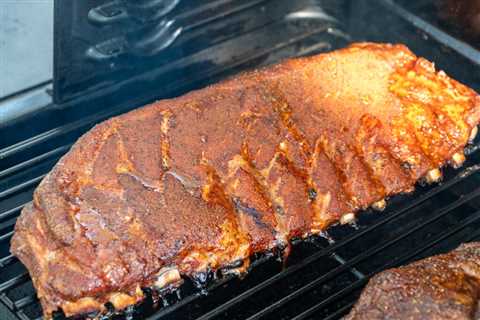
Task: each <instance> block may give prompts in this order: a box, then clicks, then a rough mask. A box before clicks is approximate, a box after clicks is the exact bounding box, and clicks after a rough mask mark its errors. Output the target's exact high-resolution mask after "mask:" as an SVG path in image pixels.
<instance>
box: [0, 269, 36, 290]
mask: <svg viewBox="0 0 480 320" xmlns="http://www.w3.org/2000/svg"><path fill="white" fill-rule="evenodd" d="M29 280H30V277H29V275H28V272H26V271H24V272H22V273H21V274H19V275H18V276H15V277H13V278H11V279H10V280H8V281H5V282H3V283H0V293H3V292H5V290H8V289H10V288H13V287H15V286H18V285H19V284H21V283H23V282H26V281H29Z"/></svg>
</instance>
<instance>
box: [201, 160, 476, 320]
mask: <svg viewBox="0 0 480 320" xmlns="http://www.w3.org/2000/svg"><path fill="white" fill-rule="evenodd" d="M478 171H480V166H472V167H470V168H466V169H465V170H464V171H462V172H461V173H459V174H458V175H457V176H455V177H453V178H452V179H450V180H448V181H446V182H445V183H443V184H441V185H439V186H437V187H436V188H434V189H432V190H429V191H428V192H426V193H424V194H423V195H422V196H420V197H418V198H417V199H415V200H413V201H411V202H410V203H409V204H408V205H407V206H405V207H403V208H401V209H399V210H398V211H396V212H393V213H391V214H389V215H388V216H386V217H385V219H383V220H381V221H379V222H377V223H374V224H372V225H371V226H369V227H367V228H365V229H363V230H361V231H358V232H355V233H353V234H352V235H351V236H350V237H348V238H346V239H344V240H342V241H339V242H336V243H334V244H333V245H331V246H329V247H327V248H325V250H322V251H319V252H317V253H314V254H312V255H311V256H309V257H308V258H306V259H305V260H303V262H302V263H301V264H297V265H294V266H291V267H289V268H288V269H286V270H284V271H281V272H279V273H277V274H276V275H274V276H273V277H271V278H269V279H267V280H265V281H263V282H261V283H259V284H258V285H256V286H254V287H252V288H250V289H248V290H246V291H244V292H242V293H241V294H239V295H237V296H236V297H235V298H233V299H231V300H229V301H227V302H225V303H223V304H221V305H220V306H218V307H216V308H215V309H213V310H211V311H209V312H208V313H206V314H204V315H203V316H201V317H200V318H198V320H205V319H209V318H211V317H214V316H216V315H218V314H220V313H222V312H223V311H225V310H226V309H228V308H230V307H231V306H233V305H235V304H237V303H238V302H240V301H241V300H243V299H246V298H248V297H249V296H252V295H254V294H255V293H257V292H259V291H260V290H263V289H264V288H266V287H268V286H270V285H271V284H272V283H274V282H276V281H279V280H281V279H283V278H285V277H286V276H288V275H290V274H292V273H294V272H297V271H298V270H300V269H302V268H303V267H305V266H307V265H309V264H311V263H313V262H315V261H316V260H318V259H320V258H321V257H324V256H326V255H328V254H330V253H332V252H334V251H335V250H337V249H338V248H340V247H342V246H344V245H347V244H348V243H351V242H353V241H355V240H357V239H358V238H360V237H362V236H363V235H365V234H367V233H369V232H370V231H372V230H374V229H376V228H378V227H380V226H382V225H384V224H386V223H388V222H390V221H393V220H395V219H396V218H398V217H400V216H401V215H402V214H403V213H405V212H406V211H408V210H410V209H412V208H414V207H416V206H417V205H420V204H421V203H423V202H425V201H427V200H428V199H430V198H431V197H433V196H435V195H436V194H438V193H440V192H442V191H443V190H445V189H448V188H450V187H452V186H453V185H455V184H457V183H458V182H460V181H461V179H464V178H467V177H469V176H471V175H473V174H474V173H477V172H478Z"/></svg>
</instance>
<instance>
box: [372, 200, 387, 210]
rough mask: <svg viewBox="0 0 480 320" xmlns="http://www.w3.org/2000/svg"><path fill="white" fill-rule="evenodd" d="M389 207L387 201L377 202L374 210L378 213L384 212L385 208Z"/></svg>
mask: <svg viewBox="0 0 480 320" xmlns="http://www.w3.org/2000/svg"><path fill="white" fill-rule="evenodd" d="M386 206H387V201H385V199H382V200H378V201H377V202H374V203H373V204H372V209H374V210H376V211H383V210H385V207H386Z"/></svg>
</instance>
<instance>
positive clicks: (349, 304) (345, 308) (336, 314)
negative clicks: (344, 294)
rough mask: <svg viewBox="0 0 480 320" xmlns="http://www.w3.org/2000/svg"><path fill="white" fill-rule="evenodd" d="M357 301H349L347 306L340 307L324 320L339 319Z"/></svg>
mask: <svg viewBox="0 0 480 320" xmlns="http://www.w3.org/2000/svg"><path fill="white" fill-rule="evenodd" d="M355 303H356V301H352V302H349V303H347V304H346V305H345V306H343V307H341V308H340V309H338V310H337V311H336V312H334V313H333V314H331V315H329V316H328V317H326V318H324V319H323V320H333V319H338V318H339V317H340V316H341V315H343V314H345V313H347V312H348V310H350V309H351V308H352V307H353V305H354V304H355Z"/></svg>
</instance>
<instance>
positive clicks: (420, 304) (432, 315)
mask: <svg viewBox="0 0 480 320" xmlns="http://www.w3.org/2000/svg"><path fill="white" fill-rule="evenodd" d="M479 298H480V242H475V243H468V244H463V245H461V246H460V247H458V248H457V249H455V250H453V251H451V252H449V253H446V254H442V255H438V256H434V257H430V258H427V259H424V260H420V261H417V262H414V263H412V264H409V265H407V266H404V267H400V268H394V269H390V270H387V271H384V272H382V273H380V274H378V275H376V276H374V277H373V278H372V279H371V280H370V282H369V283H368V285H367V287H366V288H365V290H364V291H363V293H362V295H361V297H360V299H359V301H358V302H357V304H356V305H355V306H354V308H353V310H352V311H351V312H350V314H349V315H348V316H347V317H346V318H345V320H361V319H368V320H377V319H378V320H379V319H408V320H417V319H418V320H420V319H422V320H430V319H431V320H434V319H435V320H437V319H455V320H460V319H465V320H467V319H469V320H474V319H480V312H479V310H478V304H479Z"/></svg>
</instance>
